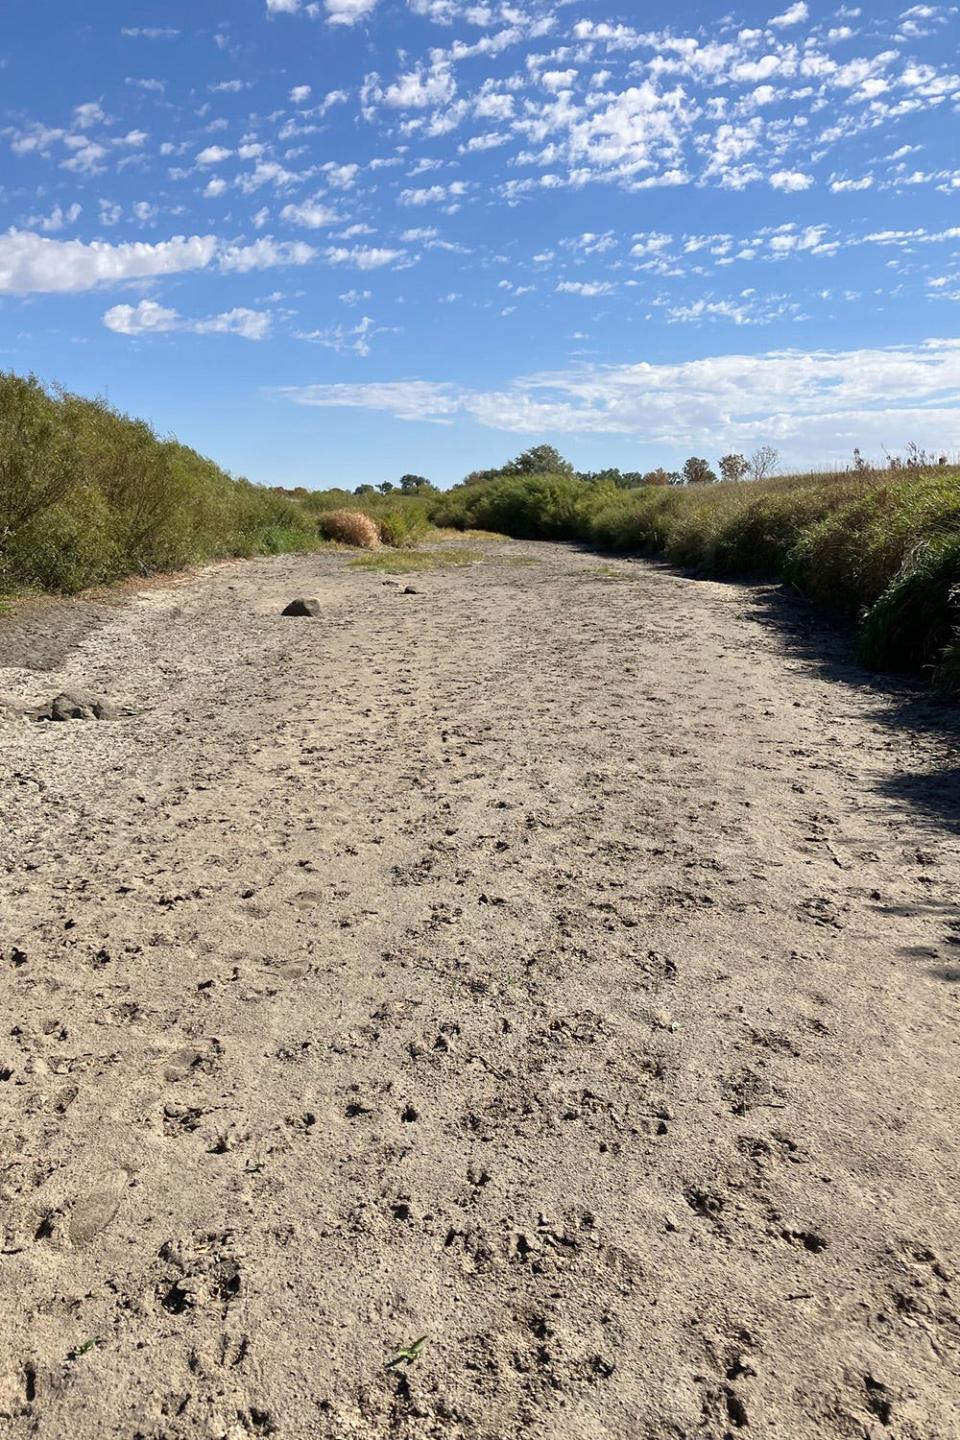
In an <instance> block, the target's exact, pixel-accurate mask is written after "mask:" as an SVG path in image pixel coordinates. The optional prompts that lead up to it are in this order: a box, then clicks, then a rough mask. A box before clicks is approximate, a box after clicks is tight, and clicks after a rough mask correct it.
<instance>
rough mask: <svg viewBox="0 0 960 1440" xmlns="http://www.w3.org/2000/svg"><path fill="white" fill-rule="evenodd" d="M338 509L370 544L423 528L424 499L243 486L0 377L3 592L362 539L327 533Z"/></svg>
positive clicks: (73, 400) (120, 422) (115, 417)
mask: <svg viewBox="0 0 960 1440" xmlns="http://www.w3.org/2000/svg"><path fill="white" fill-rule="evenodd" d="M434 495H435V492H434ZM338 509H339V510H344V509H349V510H351V511H358V510H362V511H363V512H364V513H366V514H368V515H369V516H370V517H371V518H372V520H373V521H374V525H375V528H374V530H373V536H374V542H373V543H380V542H381V541H382V543H384V544H386V545H388V546H394V547H401V546H402V547H410V546H413V545H415V544H416V543H417V542H418V540H420V539H421V538H423V537H424V536H425V535H427V534H428V533H429V532H430V529H431V527H430V521H429V502H428V499H427V498H426V497H420V496H407V495H404V496H402V497H400V496H399V495H396V496H392V497H388V496H378V495H373V496H364V497H363V500H362V501H361V500H360V499H358V498H357V497H356V496H354V495H353V494H352V493H350V492H348V491H337V490H333V491H326V492H323V493H308V492H306V491H303V492H283V491H280V490H271V489H267V488H264V487H262V486H257V485H252V484H250V482H249V481H247V480H244V479H237V478H235V477H234V476H232V475H229V474H228V473H227V472H226V471H225V470H222V469H221V468H220V466H218V465H216V464H214V462H213V461H212V460H209V459H207V458H206V457H205V456H203V455H199V454H198V453H197V452H196V451H195V450H191V449H189V448H188V447H187V446H186V445H181V444H179V443H178V442H177V441H176V440H173V439H168V438H165V437H161V436H158V435H157V434H156V432H155V431H154V430H153V429H152V428H151V426H150V425H148V424H146V423H145V422H144V421H142V420H136V419H131V418H130V417H129V416H126V415H122V414H120V413H119V412H118V411H116V410H114V409H112V408H111V407H110V406H109V405H107V404H106V403H105V402H104V401H102V400H85V399H82V398H81V397H80V396H77V395H71V394H68V393H66V392H63V391H60V390H58V389H47V388H46V387H44V386H43V385H42V384H41V383H40V382H39V381H38V380H36V379H35V378H34V377H32V376H29V377H21V376H17V375H14V374H9V373H0V595H4V594H6V595H14V594H17V593H22V592H25V591H26V592H29V591H56V592H60V593H64V594H72V593H75V592H77V591H79V590H84V589H87V588H89V587H90V586H95V585H103V584H109V583H111V582H113V581H116V580H120V579H122V578H124V577H126V576H137V575H149V574H156V573H159V572H164V571H172V570H178V569H182V568H184V567H185V566H189V565H195V564H200V563H203V562H204V561H207V560H212V559H216V558H221V557H230V556H247V555H270V554H279V553H282V552H285V551H305V550H313V549H318V548H320V547H321V546H326V545H329V544H337V543H341V544H342V543H348V544H363V543H364V541H363V540H362V539H360V540H354V539H353V538H352V537H351V536H349V535H341V534H339V533H335V531H334V532H331V529H330V527H329V526H328V525H326V524H325V521H324V517H325V516H326V515H327V514H328V512H329V511H331V510H338Z"/></svg>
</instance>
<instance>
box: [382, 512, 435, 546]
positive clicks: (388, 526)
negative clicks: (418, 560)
mask: <svg viewBox="0 0 960 1440" xmlns="http://www.w3.org/2000/svg"><path fill="white" fill-rule="evenodd" d="M377 524H378V525H379V526H380V538H381V540H382V541H383V543H384V545H392V546H394V548H395V549H397V550H403V549H409V548H410V547H411V546H413V545H416V544H417V542H418V541H420V540H422V539H423V537H424V535H426V533H427V531H428V530H429V528H430V522H429V520H428V519H427V517H426V514H425V513H424V511H423V510H422V509H421V508H420V507H419V506H417V507H414V506H412V505H402V506H399V505H398V506H396V507H394V508H392V509H390V510H385V511H383V513H382V514H381V515H378V517H377Z"/></svg>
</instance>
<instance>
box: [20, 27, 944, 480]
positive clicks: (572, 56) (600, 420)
mask: <svg viewBox="0 0 960 1440" xmlns="http://www.w3.org/2000/svg"><path fill="white" fill-rule="evenodd" d="M958 38H960V16H958V12H957V8H956V7H954V6H941V5H914V6H904V5H890V4H887V3H874V4H871V5H869V6H863V7H857V6H837V5H823V4H820V3H818V0H809V3H803V0H800V3H789V0H787V3H784V4H783V5H782V6H780V7H778V6H777V4H776V3H774V4H772V5H771V4H762V3H757V0H744V3H743V4H741V5H739V6H737V7H735V8H731V9H729V10H726V11H724V12H722V13H718V10H717V7H716V6H707V5H687V4H683V3H679V4H678V3H672V4H666V3H656V0H651V3H648V4H643V5H642V6H641V5H640V4H637V3H634V4H620V5H617V4H615V3H608V0H517V3H516V4H514V3H502V0H317V3H308V0H202V3H197V0H193V3H190V4H187V3H178V0H99V3H98V4H97V5H96V6H82V5H68V4H67V3H66V0H32V3H30V4H29V5H26V4H18V5H15V6H11V7H10V13H8V14H7V16H6V17H5V23H4V27H3V32H2V34H0V86H2V105H0V200H2V205H3V211H4V220H3V226H2V231H0V326H2V329H0V356H2V360H0V364H2V365H3V366H4V367H5V368H11V369H16V370H20V371H24V370H28V369H32V370H34V371H35V372H36V373H37V374H39V375H41V376H42V377H43V378H45V379H51V380H52V379H57V380H60V381H62V382H63V383H65V384H66V385H67V386H69V387H70V388H72V389H76V390H78V391H81V392H83V393H88V394H92V393H100V394H106V395H107V396H108V397H109V398H110V400H111V401H112V402H113V403H114V404H116V405H117V406H119V407H120V408H121V409H125V410H128V411H130V412H132V413H135V414H138V415H144V416H146V417H148V418H150V419H151V420H152V421H153V422H154V423H155V424H156V426H157V427H158V428H159V429H160V430H161V431H163V432H174V433H176V434H177V435H178V436H179V437H180V438H181V439H183V440H185V441H186V442H187V443H189V444H192V445H195V446H196V447H197V448H198V449H201V450H203V451H205V452H206V453H209V454H210V455H212V456H213V457H214V458H215V459H217V460H219V461H220V462H221V463H223V464H225V465H227V466H228V467H229V468H231V469H232V470H234V471H235V472H237V473H242V474H246V475H248V476H249V477H250V478H251V479H254V480H258V481H262V482H265V483H279V484H290V485H293V484H307V485H331V484H345V485H348V486H350V487H352V486H353V485H355V484H359V483H361V482H365V481H374V482H376V481H379V480H382V479H396V478H397V477H398V476H399V474H401V473H402V472H404V471H416V472H418V473H422V474H426V475H428V476H430V477H431V478H432V479H434V480H435V481H437V482H438V483H441V484H449V483H452V482H453V481H455V480H457V479H459V478H460V477H461V476H462V475H463V474H464V473H465V472H466V471H468V470H470V469H473V468H475V467H478V466H482V465H488V464H493V463H495V462H497V461H499V460H501V459H505V458H506V457H507V456H509V455H512V454H515V453H517V452H518V451H519V450H521V449H524V448H526V446H528V445H530V444H533V443H536V442H539V441H542V440H545V441H550V442H552V443H554V444H556V445H558V446H559V447H560V448H561V449H562V450H563V451H564V452H565V453H566V454H568V455H569V456H570V457H571V459H573V460H574V461H575V462H576V463H578V464H579V465H580V466H581V467H583V468H597V467H600V466H604V465H607V464H615V465H620V466H622V467H623V468H630V469H636V468H647V467H649V466H653V465H656V464H660V463H663V464H666V465H667V466H668V467H671V468H672V467H673V466H675V465H677V464H679V463H680V462H682V460H683V459H684V457H685V456H686V455H688V454H690V453H696V454H703V455H706V456H707V457H708V458H710V459H711V460H715V459H716V457H717V456H718V455H719V454H721V453H723V452H724V451H726V450H729V449H737V450H744V451H748V452H749V451H750V450H752V449H753V448H755V447H756V446H757V445H758V444H761V443H771V444H773V445H775V446H776V447H777V448H778V449H779V450H780V452H781V454H782V456H783V457H784V463H785V464H801V465H806V464H819V463H825V462H827V461H836V460H843V459H846V458H848V457H849V455H850V453H851V451H852V449H853V447H854V446H855V445H859V446H860V448H861V449H862V450H863V451H864V452H865V453H868V454H870V455H874V456H878V457H879V456H882V453H883V450H884V448H887V449H888V450H892V451H895V450H897V449H900V448H902V447H903V446H904V445H905V444H906V443H907V442H908V441H910V440H915V441H917V442H918V443H920V444H922V445H925V446H929V447H931V448H937V449H943V450H946V451H949V452H953V451H956V450H958V449H960V407H958V391H960V341H958V340H957V339H956V338H955V337H956V335H957V316H958V313H960V264H958V255H960V150H958V144H957V117H958V108H960V62H958V60H957V41H958Z"/></svg>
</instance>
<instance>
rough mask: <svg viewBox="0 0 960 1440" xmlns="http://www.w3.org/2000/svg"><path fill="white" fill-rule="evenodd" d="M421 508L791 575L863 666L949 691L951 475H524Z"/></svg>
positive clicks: (954, 656) (957, 539)
mask: <svg viewBox="0 0 960 1440" xmlns="http://www.w3.org/2000/svg"><path fill="white" fill-rule="evenodd" d="M432 516H433V519H434V521H435V523H437V524H442V525H449V526H455V527H457V528H459V529H494V530H500V531H503V532H504V533H506V534H508V535H513V536H516V537H518V538H523V539H536V538H544V539H581V540H588V541H591V542H592V543H594V544H596V545H600V546H602V547H604V548H606V549H611V550H632V551H635V552H640V553H643V554H656V555H664V556H666V558H667V559H669V560H671V561H673V562H674V563H675V564H678V565H684V566H689V567H694V568H695V569H697V570H698V571H699V572H701V573H705V574H709V575H745V576H750V575H757V576H759V575H762V576H765V577H768V578H771V579H774V578H783V579H788V580H790V581H791V582H792V583H793V584H794V585H796V586H797V587H798V588H799V589H800V590H802V591H803V592H804V593H805V594H807V595H809V596H810V597H811V598H812V599H815V600H818V601H820V602H821V603H825V604H827V605H829V606H831V607H832V608H834V609H836V610H839V611H841V612H844V613H846V614H847V615H849V616H851V617H852V618H854V619H856V620H857V621H858V622H859V623H860V624H861V625H862V632H861V643H862V653H863V655H864V658H865V659H866V660H867V662H868V663H869V664H872V665H877V666H887V667H893V668H897V669H904V670H907V669H914V670H918V669H926V670H928V671H933V672H934V673H935V674H936V676H937V678H938V683H940V684H941V685H943V686H944V687H946V688H948V689H952V690H954V691H957V692H960V472H957V471H951V470H949V469H947V468H944V467H937V469H936V470H935V472H934V473H932V474H925V473H923V472H921V471H919V470H913V471H908V470H905V469H904V468H901V469H899V470H895V471H892V472H891V471H883V472H877V471H869V470H864V469H859V470H855V471H844V472H841V473H838V474H826V475H799V476H792V477H783V478H771V479H767V480H763V481H751V482H748V483H729V484H717V485H714V484H707V485H703V484H697V485H694V486H683V487H673V486H671V487H670V488H667V487H656V486H649V487H643V488H640V489H635V490H623V489H620V488H617V486H616V485H615V484H613V483H609V482H600V481H594V482H590V481H587V480H584V479H583V478H581V479H570V478H569V477H566V476H523V477H514V478H511V479H507V480H503V479H500V480H492V481H487V482H480V483H476V482H475V483H473V484H471V485H464V486H461V487H458V488H457V489H455V490H453V491H451V492H449V493H448V494H446V495H444V496H443V497H442V498H441V499H440V500H439V501H437V502H436V504H435V505H434V508H433V512H432Z"/></svg>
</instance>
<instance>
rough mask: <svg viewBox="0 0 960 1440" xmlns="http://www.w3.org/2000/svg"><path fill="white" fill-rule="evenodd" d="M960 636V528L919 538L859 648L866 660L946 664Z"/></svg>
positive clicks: (870, 617) (896, 665)
mask: <svg viewBox="0 0 960 1440" xmlns="http://www.w3.org/2000/svg"><path fill="white" fill-rule="evenodd" d="M958 635H960V529H958V530H957V531H956V532H955V533H954V534H940V535H936V536H933V537H931V538H928V539H924V540H921V541H920V542H919V543H918V544H917V545H916V546H915V547H914V549H913V550H911V551H910V553H909V554H908V555H907V558H906V559H905V561H904V563H903V565H902V566H901V567H900V570H899V572H898V574H897V575H896V576H895V577H894V579H893V580H892V581H891V582H890V584H889V585H888V586H887V588H886V590H884V592H883V594H882V595H881V596H880V598H879V600H877V601H876V602H875V603H874V604H873V605H872V606H871V607H870V609H869V610H868V611H867V613H866V615H865V617H864V621H863V630H862V634H861V642H860V646H861V653H862V654H863V658H864V659H865V660H866V662H867V664H868V665H875V666H877V667H879V668H888V669H894V670H917V669H921V668H924V667H928V666H935V665H936V664H937V663H938V662H940V661H943V662H944V663H945V664H946V663H947V656H948V654H949V650H950V647H951V643H952V642H953V641H954V640H955V638H956V637H957V636H958ZM958 678H960V675H958Z"/></svg>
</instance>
